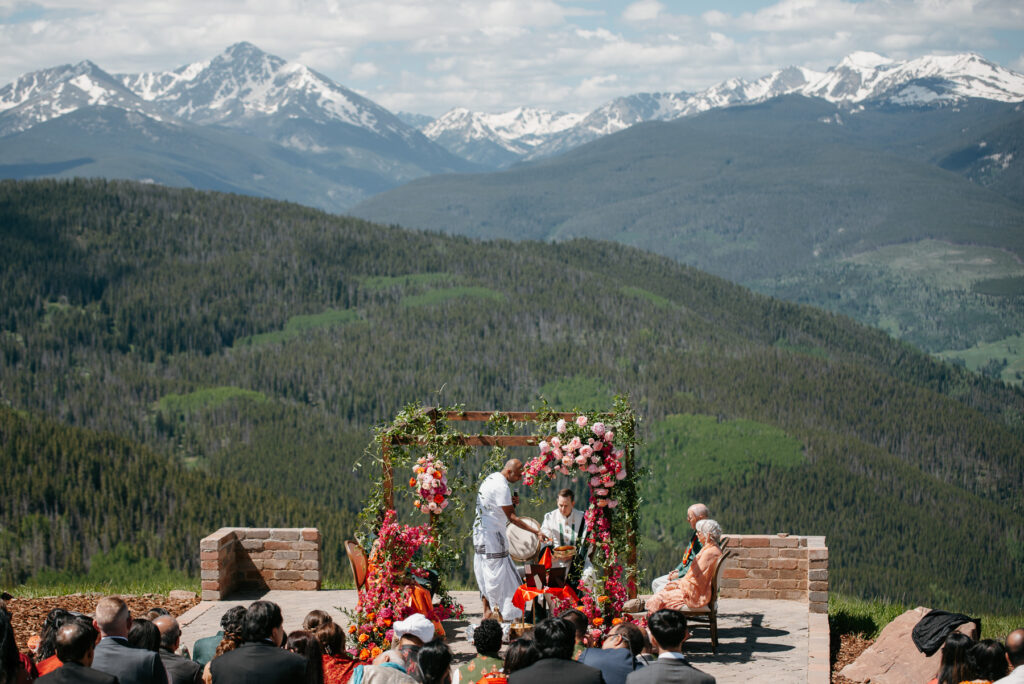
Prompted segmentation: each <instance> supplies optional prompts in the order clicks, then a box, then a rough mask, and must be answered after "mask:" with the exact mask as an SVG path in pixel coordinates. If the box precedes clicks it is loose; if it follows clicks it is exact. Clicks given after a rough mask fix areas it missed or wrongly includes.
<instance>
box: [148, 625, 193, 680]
mask: <svg viewBox="0 0 1024 684" xmlns="http://www.w3.org/2000/svg"><path fill="white" fill-rule="evenodd" d="M150 612H153V611H150ZM153 626H154V627H156V628H157V630H158V631H159V632H160V660H162V661H163V663H164V669H165V670H167V675H168V677H170V684H199V682H201V681H203V667H202V666H201V665H200V664H199V663H197V662H195V661H194V660H190V659H188V658H186V657H185V656H183V655H178V654H177V653H176V651H177V650H178V647H179V646H180V645H181V627H180V626H179V625H178V621H177V620H176V619H175V618H174V616H173V615H170V614H168V615H159V616H157V618H156V619H155V620H153Z"/></svg>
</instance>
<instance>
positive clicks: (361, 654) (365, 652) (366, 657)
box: [359, 648, 370, 660]
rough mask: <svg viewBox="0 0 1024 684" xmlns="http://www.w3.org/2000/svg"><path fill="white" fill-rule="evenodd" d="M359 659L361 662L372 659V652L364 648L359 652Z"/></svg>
mask: <svg viewBox="0 0 1024 684" xmlns="http://www.w3.org/2000/svg"><path fill="white" fill-rule="evenodd" d="M359 659H360V660H369V659H370V650H369V649H367V648H364V649H363V650H362V651H360V652H359Z"/></svg>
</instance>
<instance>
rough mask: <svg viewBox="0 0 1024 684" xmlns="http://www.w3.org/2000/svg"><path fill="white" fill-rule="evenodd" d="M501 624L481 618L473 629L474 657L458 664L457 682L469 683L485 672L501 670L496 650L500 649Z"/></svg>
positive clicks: (460, 683) (499, 658) (461, 683)
mask: <svg viewBox="0 0 1024 684" xmlns="http://www.w3.org/2000/svg"><path fill="white" fill-rule="evenodd" d="M501 637H502V633H501V624H500V623H499V622H498V621H497V620H483V621H482V622H481V623H480V625H479V626H478V627H477V628H476V629H474V630H473V648H475V649H476V657H475V658H473V659H472V660H470V661H469V662H468V663H465V664H463V665H461V666H459V669H458V680H459V684H469V683H471V682H475V681H476V680H478V679H480V678H481V677H482V676H484V675H485V674H488V673H490V672H495V671H497V670H501V667H502V665H503V663H502V661H501V656H499V655H498V651H500V650H501Z"/></svg>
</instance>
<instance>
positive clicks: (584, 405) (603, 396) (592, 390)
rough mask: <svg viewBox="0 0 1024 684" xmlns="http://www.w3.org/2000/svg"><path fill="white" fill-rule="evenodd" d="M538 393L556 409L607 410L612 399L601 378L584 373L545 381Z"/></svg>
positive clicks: (610, 392)
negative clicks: (589, 376) (590, 376)
mask: <svg viewBox="0 0 1024 684" xmlns="http://www.w3.org/2000/svg"><path fill="white" fill-rule="evenodd" d="M540 393H541V396H543V397H545V398H546V399H547V400H548V403H550V404H551V406H553V407H555V409H556V410H563V409H580V410H584V411H607V410H608V407H610V406H611V405H612V400H613V399H614V397H613V396H612V391H611V389H610V388H609V387H608V386H607V385H606V384H605V383H604V381H603V380H600V379H598V378H588V377H587V376H585V375H577V376H574V377H571V378H565V379H563V380H555V381H552V382H549V383H546V384H545V385H544V386H543V387H541V388H540Z"/></svg>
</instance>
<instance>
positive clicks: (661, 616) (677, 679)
mask: <svg viewBox="0 0 1024 684" xmlns="http://www.w3.org/2000/svg"><path fill="white" fill-rule="evenodd" d="M647 631H648V633H649V634H650V635H651V643H652V644H653V645H654V648H655V649H657V651H658V659H657V660H656V661H655V662H653V663H651V664H650V665H648V666H647V667H641V668H639V669H638V670H636V671H635V672H633V673H632V674H630V675H629V676H628V677H626V684H663V683H664V684H715V678H714V677H712V676H711V675H709V674H707V673H705V672H701V671H700V670H698V669H697V668H695V667H694V666H692V665H690V663H688V662H687V661H686V658H685V657H684V656H683V654H682V653H681V652H680V651H681V650H682V648H683V642H684V641H686V639H687V637H689V636H690V635H689V633H688V632H687V631H686V616H685V615H683V614H682V613H681V612H679V611H678V610H672V609H671V608H664V609H662V610H659V611H658V612H656V613H654V614H653V615H651V616H650V617H649V618H647Z"/></svg>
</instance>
